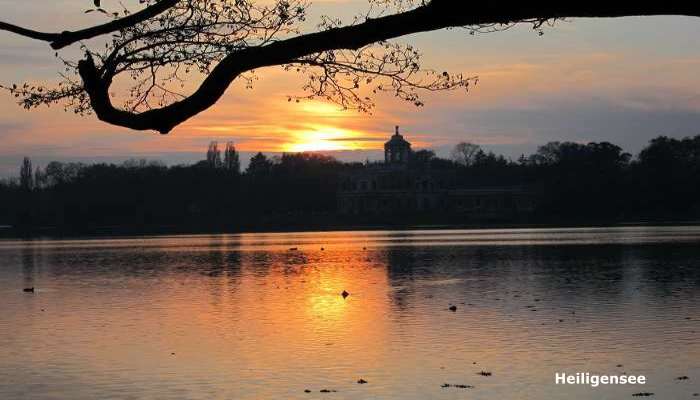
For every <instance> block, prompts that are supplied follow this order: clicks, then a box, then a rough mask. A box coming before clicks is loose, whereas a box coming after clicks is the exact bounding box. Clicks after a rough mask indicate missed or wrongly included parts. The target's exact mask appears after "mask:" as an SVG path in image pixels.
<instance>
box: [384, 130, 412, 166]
mask: <svg viewBox="0 0 700 400" xmlns="http://www.w3.org/2000/svg"><path fill="white" fill-rule="evenodd" d="M410 156H411V143H409V142H408V141H406V139H404V138H403V136H401V135H400V134H399V127H398V125H397V126H396V133H394V136H392V137H391V139H389V141H388V142H386V143H384V162H385V163H386V164H394V165H403V164H408V159H409V157H410Z"/></svg>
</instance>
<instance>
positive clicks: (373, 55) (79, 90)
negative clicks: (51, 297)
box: [6, 0, 700, 134]
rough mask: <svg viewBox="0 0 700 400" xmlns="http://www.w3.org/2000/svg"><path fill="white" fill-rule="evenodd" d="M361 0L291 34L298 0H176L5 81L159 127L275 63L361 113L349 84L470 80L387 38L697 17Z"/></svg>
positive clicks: (643, 10) (406, 86)
mask: <svg viewBox="0 0 700 400" xmlns="http://www.w3.org/2000/svg"><path fill="white" fill-rule="evenodd" d="M165 2H166V0H163V1H161V2H158V3H156V4H154V5H153V6H156V5H161V4H162V3H165ZM371 3H373V6H378V7H380V9H381V11H380V12H379V13H378V14H377V15H370V14H367V15H365V16H363V17H362V18H357V19H356V20H355V21H354V22H352V23H350V24H348V25H342V23H340V22H339V21H337V20H330V19H327V20H326V21H325V22H324V23H323V24H322V25H320V26H319V30H318V31H316V32H311V33H300V32H299V29H298V28H297V27H296V25H298V24H299V23H300V22H301V21H304V19H305V11H306V8H307V4H306V3H304V2H303V1H301V0H300V1H296V0H291V1H289V0H277V2H276V3H275V4H274V5H273V6H258V5H256V4H255V2H254V1H241V0H237V1H235V2H233V1H230V2H227V1H219V2H217V1H215V0H180V1H179V2H178V3H177V4H176V5H175V6H173V7H170V8H169V9H168V10H167V11H166V12H164V13H162V14H160V15H159V16H158V18H152V19H147V20H143V21H141V22H138V23H136V24H134V25H131V26H128V27H123V28H122V29H120V30H119V34H118V35H116V36H117V37H116V38H113V39H112V42H111V43H109V44H108V46H107V50H106V51H104V52H98V51H93V50H90V49H88V48H85V56H84V58H83V59H81V60H80V61H78V62H77V63H73V62H68V61H67V62H66V66H67V69H71V68H72V69H74V70H75V72H76V74H77V78H67V81H66V82H65V84H64V85H63V86H62V87H59V88H58V89H47V88H45V87H43V86H28V85H25V86H22V87H17V86H13V87H12V88H9V90H10V92H11V93H13V94H14V95H15V96H16V97H19V98H21V101H20V102H21V103H22V104H23V105H24V106H25V107H27V108H31V107H36V106H38V105H40V104H47V103H56V102H60V101H69V102H70V103H71V104H72V107H73V109H74V111H76V112H79V113H89V112H94V113H95V115H96V116H97V117H98V118H99V119H100V120H102V121H104V122H107V123H109V124H113V125H118V126H122V127H127V128H130V129H134V130H155V131H158V132H160V133H163V134H166V133H168V132H170V131H171V130H172V129H173V128H174V127H176V126H177V125H179V124H181V123H183V122H184V121H186V120H188V119H189V118H192V117H193V116H195V115H197V114H199V113H200V112H202V111H204V110H206V109H208V108H209V107H211V106H213V105H214V104H215V103H216V102H217V101H218V100H219V99H220V98H221V97H222V96H223V95H224V93H225V91H226V89H227V88H228V87H229V86H230V85H231V83H232V82H233V81H234V80H236V79H238V78H243V79H252V78H250V76H248V74H250V73H251V72H252V71H254V70H256V69H259V68H263V67H272V66H282V67H284V68H285V69H287V70H293V71H297V72H299V73H302V74H306V75H308V76H309V83H307V85H306V86H305V89H306V90H307V92H309V94H308V95H307V96H303V97H311V98H313V97H323V98H326V99H328V100H331V101H335V102H336V103H338V104H340V105H341V106H343V107H345V108H358V109H361V110H365V111H366V110H368V109H369V108H371V106H372V103H371V98H370V97H369V96H363V95H362V93H361V91H362V89H363V87H366V86H367V85H373V86H371V87H370V88H369V90H371V91H372V93H375V92H377V91H385V90H387V89H388V90H389V91H392V92H394V94H395V95H396V96H397V97H400V98H402V99H404V100H407V101H409V102H412V103H413V104H416V105H421V104H422V102H421V101H420V99H419V98H418V96H417V94H416V92H415V91H416V90H421V89H427V90H452V89H455V88H468V87H469V84H470V83H472V82H474V81H475V79H474V78H470V77H464V76H462V75H461V74H457V75H452V74H448V73H447V72H443V73H436V72H434V71H426V70H423V69H421V68H420V62H419V54H418V53H417V52H415V51H414V50H413V49H412V48H409V47H405V46H404V47H401V46H397V45H395V44H392V43H389V42H387V41H389V40H391V39H395V38H398V37H401V36H405V35H408V34H414V33H420V32H427V31H434V30H438V29H444V28H466V29H467V30H468V31H469V32H471V33H474V32H481V31H487V32H488V31H498V30H502V29H507V28H508V27H510V26H513V25H514V24H518V23H529V24H532V26H533V28H534V29H537V30H539V29H541V27H542V26H543V24H545V23H548V22H550V23H551V22H552V21H557V20H561V19H566V18H579V17H590V18H593V17H595V18H615V17H625V16H647V15H686V16H695V17H697V16H700V5H693V4H691V3H685V2H684V3H682V2H672V1H671V2H656V3H649V4H647V3H642V2H634V3H632V2H625V3H624V4H613V2H610V1H607V2H600V1H587V2H583V1H571V2H563V1H560V2H556V3H550V2H541V3H534V4H532V3H526V4H516V5H510V4H509V5H504V4H500V3H499V4H493V3H477V4H471V3H466V2H455V1H450V0H432V1H423V2H414V1H410V0H371ZM153 6H151V7H153ZM309 68H312V69H314V71H315V72H309V71H308V70H307V69H309ZM192 70H194V71H195V72H196V73H198V74H200V75H201V76H202V78H203V79H202V81H201V83H200V84H199V86H198V87H197V88H196V89H194V90H193V91H192V92H191V93H190V94H188V95H184V94H180V93H177V92H175V91H174V90H173V89H172V85H173V84H178V83H179V84H180V86H181V87H184V86H185V83H186V82H190V81H191V80H192V73H193V72H192ZM122 74H126V75H127V76H128V77H130V78H131V80H133V81H134V82H136V83H135V85H134V86H132V88H131V91H130V94H129V98H128V100H127V101H126V103H125V105H124V107H118V106H115V105H114V104H113V97H114V96H113V95H112V93H111V92H110V88H111V87H112V85H113V83H114V82H115V78H116V77H117V76H120V75H122ZM375 79H377V80H380V81H382V82H383V83H376V82H374V81H375ZM6 89H8V88H6ZM297 98H302V96H299V97H297ZM290 99H292V97H290ZM154 102H157V105H154V104H153V103H154Z"/></svg>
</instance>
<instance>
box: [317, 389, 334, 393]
mask: <svg viewBox="0 0 700 400" xmlns="http://www.w3.org/2000/svg"><path fill="white" fill-rule="evenodd" d="M320 392H321V393H335V392H337V390H335V389H321V390H320Z"/></svg>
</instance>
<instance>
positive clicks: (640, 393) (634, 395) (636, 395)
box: [632, 392, 654, 397]
mask: <svg viewBox="0 0 700 400" xmlns="http://www.w3.org/2000/svg"><path fill="white" fill-rule="evenodd" d="M653 395H654V393H651V392H639V393H635V394H633V395H632V397H649V396H653Z"/></svg>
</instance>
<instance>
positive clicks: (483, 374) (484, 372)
mask: <svg viewBox="0 0 700 400" xmlns="http://www.w3.org/2000/svg"><path fill="white" fill-rule="evenodd" d="M477 375H481V376H491V375H493V374H492V373H490V372H488V371H480V372H477Z"/></svg>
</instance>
